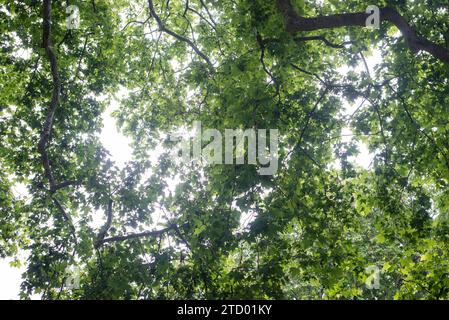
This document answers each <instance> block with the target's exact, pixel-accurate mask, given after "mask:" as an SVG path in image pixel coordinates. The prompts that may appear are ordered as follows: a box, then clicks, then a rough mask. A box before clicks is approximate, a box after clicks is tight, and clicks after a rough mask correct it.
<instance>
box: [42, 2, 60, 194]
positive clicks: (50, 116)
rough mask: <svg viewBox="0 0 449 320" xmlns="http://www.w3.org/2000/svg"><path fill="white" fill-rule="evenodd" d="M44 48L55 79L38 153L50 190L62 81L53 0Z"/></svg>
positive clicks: (45, 21) (48, 4)
mask: <svg viewBox="0 0 449 320" xmlns="http://www.w3.org/2000/svg"><path fill="white" fill-rule="evenodd" d="M43 18H44V19H43V30H44V32H43V47H44V49H45V53H46V55H47V58H48V60H49V61H50V68H51V75H52V78H53V91H52V97H51V102H50V107H49V109H48V113H47V117H46V119H45V123H44V126H43V128H42V132H41V136H40V140H39V143H38V151H39V153H40V154H41V160H42V164H43V166H44V170H45V176H46V178H47V179H48V181H49V183H50V189H52V188H53V186H54V185H55V180H54V177H53V173H52V171H51V168H50V160H49V157H48V153H47V145H48V141H49V139H50V133H51V129H52V126H53V120H54V116H55V112H56V109H57V107H58V105H59V98H60V95H61V79H60V78H59V73H58V62H57V60H56V56H55V53H54V51H53V48H52V43H51V0H44V17H43Z"/></svg>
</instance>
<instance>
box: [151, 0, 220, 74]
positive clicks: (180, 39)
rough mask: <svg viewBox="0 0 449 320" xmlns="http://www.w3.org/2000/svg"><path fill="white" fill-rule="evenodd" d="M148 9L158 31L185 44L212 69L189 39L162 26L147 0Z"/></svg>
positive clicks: (205, 57)
mask: <svg viewBox="0 0 449 320" xmlns="http://www.w3.org/2000/svg"><path fill="white" fill-rule="evenodd" d="M148 7H149V9H150V13H151V15H152V16H153V17H154V19H156V22H157V25H158V27H159V30H160V31H163V32H165V33H167V34H169V35H171V36H172V37H174V38H176V39H177V40H179V41H183V42H185V43H187V44H188V45H189V46H190V47H191V48H192V49H193V51H195V52H196V53H197V54H198V55H199V56H200V57H201V58H203V60H204V61H206V63H207V64H208V66H209V67H210V68H213V65H212V62H211V61H210V60H209V58H208V57H207V56H206V55H205V54H204V53H203V52H202V51H201V50H200V49H198V47H197V46H196V45H195V44H194V43H193V42H192V41H191V40H190V39H188V38H186V37H183V36H181V35H179V34H177V33H175V32H173V31H171V30H170V29H168V28H167V27H166V26H165V25H164V23H163V22H162V20H161V18H160V17H159V16H158V15H157V13H156V11H155V10H154V6H153V1H152V0H148Z"/></svg>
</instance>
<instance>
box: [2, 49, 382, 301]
mask: <svg viewBox="0 0 449 320" xmlns="http://www.w3.org/2000/svg"><path fill="white" fill-rule="evenodd" d="M380 61H381V57H380V52H379V51H374V55H373V56H371V57H368V58H367V63H368V66H369V68H370V72H371V74H374V72H373V71H374V66H375V65H376V64H377V63H379V62H380ZM361 68H363V66H362V65H359V67H358V68H357V70H361ZM347 71H348V68H342V69H340V72H341V73H342V74H345V73H346V72H347ZM118 98H120V97H118ZM357 105H358V104H357V103H355V104H354V105H349V104H345V106H344V107H345V114H352V112H353V111H354V109H355V107H356V106H357ZM117 107H118V103H117V101H113V102H112V103H111V106H110V107H109V108H108V109H107V110H106V112H105V113H104V114H103V118H104V123H103V124H104V127H103V130H102V132H101V136H100V137H101V141H102V143H103V146H104V147H105V148H106V149H108V150H109V152H110V153H111V157H112V159H113V160H114V161H115V162H116V164H117V165H118V166H119V167H123V166H124V165H125V163H126V162H127V161H129V160H131V154H132V149H131V147H130V142H131V140H130V139H129V138H127V137H125V136H123V135H122V134H121V133H119V132H118V130H117V126H116V122H115V120H114V119H113V118H112V117H111V113H112V112H113V111H114V110H115V109H116V108H117ZM343 134H351V131H350V130H349V129H344V131H343ZM345 140H346V141H349V140H351V137H347V138H345ZM359 150H360V154H359V155H358V156H357V157H356V158H355V159H353V162H354V163H356V164H357V165H359V166H362V167H364V168H368V167H370V165H371V163H372V158H373V157H372V155H371V154H369V152H368V149H367V148H366V146H365V145H363V144H359ZM15 193H17V194H21V195H25V194H26V189H24V188H23V187H22V186H18V187H16V188H15ZM100 219H101V218H100ZM94 222H95V221H94ZM97 223H99V225H101V221H96V224H97ZM25 256H26V255H25V254H22V267H21V268H14V267H11V266H10V265H9V263H10V262H11V259H0V300H6V299H18V298H19V290H20V283H21V282H22V279H21V274H22V273H23V272H24V271H25V263H26V261H25ZM33 298H36V299H38V298H39V297H37V296H36V297H33Z"/></svg>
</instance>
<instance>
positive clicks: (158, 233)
mask: <svg viewBox="0 0 449 320" xmlns="http://www.w3.org/2000/svg"><path fill="white" fill-rule="evenodd" d="M174 229H175V226H174V225H171V226H169V227H167V228H164V229H161V230H154V231H145V232H140V233H132V234H128V235H126V236H116V237H110V238H105V239H102V240H99V241H97V243H96V246H97V247H99V246H101V245H103V244H105V243H109V242H119V241H126V240H131V239H138V238H147V237H160V236H162V235H164V234H165V233H167V232H169V231H171V230H174Z"/></svg>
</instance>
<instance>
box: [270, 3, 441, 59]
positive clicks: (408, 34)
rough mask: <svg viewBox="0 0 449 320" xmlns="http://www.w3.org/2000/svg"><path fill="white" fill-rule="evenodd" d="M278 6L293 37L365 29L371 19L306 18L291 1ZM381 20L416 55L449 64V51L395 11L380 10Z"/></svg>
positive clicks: (363, 15)
mask: <svg viewBox="0 0 449 320" xmlns="http://www.w3.org/2000/svg"><path fill="white" fill-rule="evenodd" d="M277 4H278V6H279V8H280V10H281V11H282V14H283V15H284V19H285V25H286V29H287V31H288V32H289V33H291V34H292V35H293V34H296V33H297V32H300V31H314V30H321V29H332V28H339V27H350V26H359V27H363V26H365V25H366V19H367V18H368V17H369V14H367V13H365V12H358V13H342V14H335V15H330V16H319V17H313V18H305V17H301V16H299V15H298V14H297V12H296V11H295V9H294V7H293V5H292V3H291V0H277ZM380 20H381V21H388V22H391V23H393V24H394V25H395V26H396V27H397V28H398V29H399V30H400V31H401V33H402V35H403V37H404V38H405V40H406V42H407V45H408V46H409V48H410V50H411V51H412V52H413V53H414V54H416V53H418V52H419V51H426V52H428V53H430V54H431V55H433V56H434V57H435V58H438V59H440V60H442V61H444V62H446V63H449V49H447V48H445V47H443V46H441V45H438V44H435V43H433V42H431V41H429V40H427V39H425V38H423V37H421V36H419V35H418V34H417V33H416V31H415V30H413V28H412V27H411V26H410V25H409V24H408V22H407V21H406V20H405V19H404V17H403V16H401V14H399V12H397V11H396V10H395V9H393V8H390V7H386V8H380Z"/></svg>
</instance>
